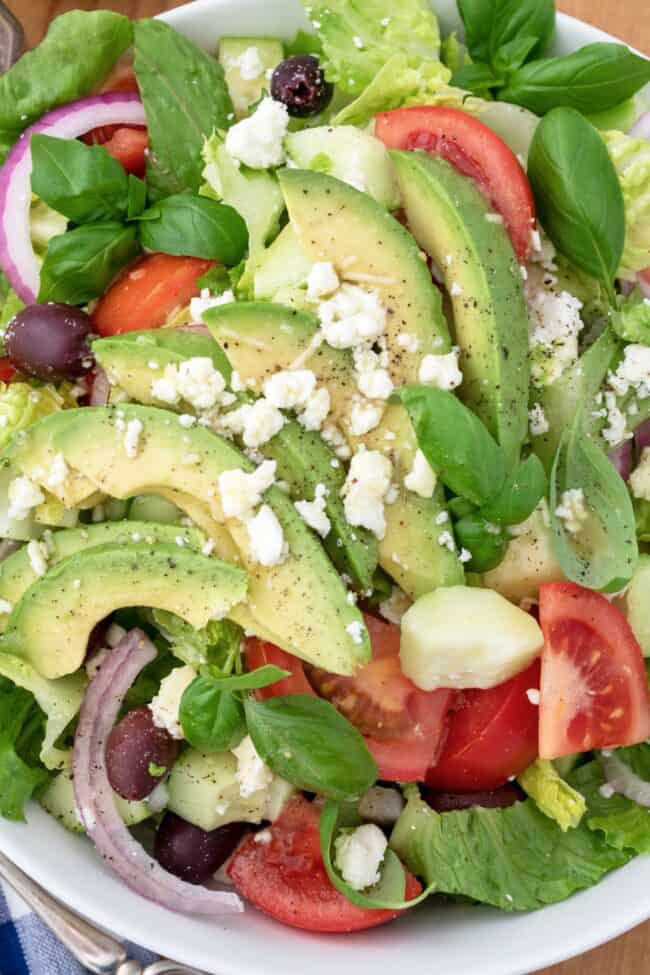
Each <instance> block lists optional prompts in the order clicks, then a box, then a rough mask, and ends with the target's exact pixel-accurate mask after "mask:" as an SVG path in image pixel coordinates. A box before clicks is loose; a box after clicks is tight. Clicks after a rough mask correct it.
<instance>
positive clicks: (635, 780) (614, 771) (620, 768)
mask: <svg viewBox="0 0 650 975" xmlns="http://www.w3.org/2000/svg"><path fill="white" fill-rule="evenodd" d="M600 761H601V764H602V766H603V772H604V773H605V778H606V780H607V784H608V785H609V786H611V788H612V789H613V790H614V792H618V793H619V794H620V795H622V796H625V798H626V799H631V800H632V802H638V804H639V805H640V806H649V807H650V782H646V781H645V779H641V778H639V776H638V775H637V774H636V773H635V772H633V771H632V769H631V768H629V767H628V766H627V765H626V764H625V762H622V761H621V760H620V758H617V757H616V755H614V754H613V753H612V752H601V753H600Z"/></svg>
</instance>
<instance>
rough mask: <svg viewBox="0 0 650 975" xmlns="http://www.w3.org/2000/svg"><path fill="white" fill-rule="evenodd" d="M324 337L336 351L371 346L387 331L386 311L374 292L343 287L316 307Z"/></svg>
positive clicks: (347, 286)
mask: <svg viewBox="0 0 650 975" xmlns="http://www.w3.org/2000/svg"><path fill="white" fill-rule="evenodd" d="M318 317H319V319H320V323H321V329H322V333H323V337H324V338H325V341H326V342H327V344H328V345H331V346H332V347H333V348H335V349H351V348H354V346H356V345H361V344H363V343H367V342H374V341H375V340H376V339H378V338H379V336H380V335H383V333H384V330H385V328H386V317H387V316H386V309H385V308H384V306H383V305H382V303H381V301H380V300H379V296H378V295H377V294H376V293H375V292H374V291H368V290H366V289H365V288H360V287H358V286H357V285H355V284H343V285H341V287H340V288H339V290H338V291H337V292H336V293H335V294H334V295H333V296H332V297H331V298H329V299H328V300H327V301H323V302H321V304H320V305H319V307H318Z"/></svg>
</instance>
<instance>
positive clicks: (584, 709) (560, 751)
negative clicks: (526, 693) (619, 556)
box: [539, 582, 650, 758]
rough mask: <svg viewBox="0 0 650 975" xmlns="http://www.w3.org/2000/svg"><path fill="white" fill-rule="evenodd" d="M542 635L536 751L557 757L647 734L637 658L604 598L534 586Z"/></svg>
mask: <svg viewBox="0 0 650 975" xmlns="http://www.w3.org/2000/svg"><path fill="white" fill-rule="evenodd" d="M539 608H540V623H541V627H542V630H543V632H544V641H545V642H544V649H543V651H542V683H541V697H540V713H539V753H540V756H541V757H542V758H559V757H561V756H562V755H571V754H573V753H574V752H586V751H591V749H593V748H611V747H615V746H617V745H636V744H638V743H639V742H641V741H645V740H646V739H647V738H649V737H650V695H649V694H648V680H647V677H646V672H645V667H644V664H643V655H642V652H641V647H640V646H639V644H638V642H637V640H636V638H635V636H634V633H633V632H632V629H631V627H630V624H629V623H628V621H627V620H626V618H625V616H624V615H623V613H622V612H621V611H620V609H617V607H616V606H614V605H612V603H610V602H609V600H608V599H606V598H605V596H602V595H601V594H600V593H597V592H593V591H592V590H590V589H584V588H583V587H582V586H578V585H576V584H575V583H572V582H548V583H546V584H545V585H543V586H541V587H540V593H539Z"/></svg>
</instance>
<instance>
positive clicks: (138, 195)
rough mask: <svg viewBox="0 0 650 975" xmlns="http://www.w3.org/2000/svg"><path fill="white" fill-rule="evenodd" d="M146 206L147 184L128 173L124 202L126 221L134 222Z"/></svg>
mask: <svg viewBox="0 0 650 975" xmlns="http://www.w3.org/2000/svg"><path fill="white" fill-rule="evenodd" d="M146 205H147V184H146V183H145V182H144V181H143V180H141V179H138V177H137V176H134V175H133V174H132V173H129V186H128V191H127V202H126V219H127V220H135V219H136V218H137V217H139V216H140V214H141V213H142V211H143V210H144V208H145V207H146Z"/></svg>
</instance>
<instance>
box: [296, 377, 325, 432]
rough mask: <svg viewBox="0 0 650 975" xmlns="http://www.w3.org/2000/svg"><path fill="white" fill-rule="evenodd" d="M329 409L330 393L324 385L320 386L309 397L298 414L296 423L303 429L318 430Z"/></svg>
mask: <svg viewBox="0 0 650 975" xmlns="http://www.w3.org/2000/svg"><path fill="white" fill-rule="evenodd" d="M329 411H330V394H329V390H328V389H327V387H326V386H321V388H320V389H317V390H316V392H315V393H314V394H313V395H312V396H311V397H310V398H309V401H308V403H307V405H306V406H305V408H304V410H303V411H302V413H299V414H298V423H300V424H301V425H302V426H303V427H304V428H305V430H320V428H321V427H322V425H323V423H324V422H325V420H326V419H327V415H328V413H329Z"/></svg>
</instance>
